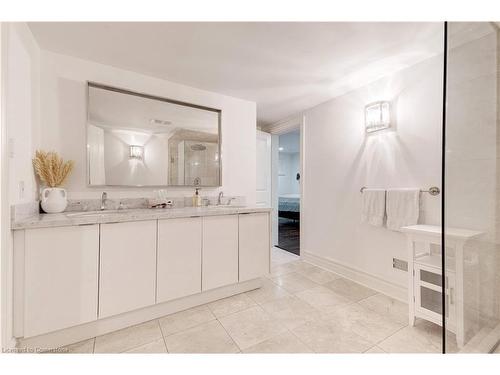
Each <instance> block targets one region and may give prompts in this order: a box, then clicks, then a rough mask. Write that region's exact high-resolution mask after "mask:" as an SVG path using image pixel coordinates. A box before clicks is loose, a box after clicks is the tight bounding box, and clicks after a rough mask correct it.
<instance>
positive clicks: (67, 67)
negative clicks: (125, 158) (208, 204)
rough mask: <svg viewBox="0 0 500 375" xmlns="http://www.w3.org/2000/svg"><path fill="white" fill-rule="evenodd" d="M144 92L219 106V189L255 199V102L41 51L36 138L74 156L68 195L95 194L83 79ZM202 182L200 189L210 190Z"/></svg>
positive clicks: (133, 192) (178, 192) (136, 192)
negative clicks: (38, 134) (38, 132)
mask: <svg viewBox="0 0 500 375" xmlns="http://www.w3.org/2000/svg"><path fill="white" fill-rule="evenodd" d="M87 80H89V81H94V82H99V83H103V84H107V85H110V86H116V87H120V88H125V89H129V90H132V91H138V92H146V93H148V94H152V95H158V96H162V97H166V98H171V99H176V100H180V101H185V102H189V103H194V104H199V105H202V106H207V107H212V108H218V109H221V110H222V124H221V125H222V145H221V149H222V155H221V156H222V188H221V189H222V190H223V191H224V193H225V194H226V195H238V196H245V197H246V199H247V203H249V204H253V203H254V202H255V178H256V177H255V168H256V164H255V163H256V161H255V147H256V145H255V137H256V105H255V103H253V102H249V101H245V100H240V99H236V98H232V97H228V96H224V95H219V94H216V93H212V92H208V91H204V90H199V89H195V88H192V87H188V86H184V85H180V84H177V83H173V82H169V81H165V80H161V79H157V78H153V77H149V76H145V75H141V74H137V73H134V72H130V71H126V70H122V69H117V68H115V67H112V66H107V65H102V64H98V63H94V62H91V61H86V60H82V59H77V58H73V57H69V56H64V55H60V54H56V53H52V52H48V51H42V52H41V129H42V131H41V143H40V147H41V148H43V149H54V150H56V151H58V152H60V153H61V155H62V156H63V157H64V158H65V159H73V160H75V162H76V165H75V170H74V172H73V174H72V175H71V176H70V178H69V180H68V185H67V189H68V192H69V197H70V198H84V197H93V198H96V197H98V196H99V194H100V192H101V191H102V188H90V187H87V184H86V170H85V158H86V149H85V123H86V81H87ZM106 190H107V191H109V192H110V197H124V196H127V197H133V196H144V195H147V194H150V192H151V191H152V190H153V189H147V188H141V189H131V188H106ZM167 190H168V192H169V195H171V196H182V195H192V194H193V189H191V188H173V187H172V188H168V189H167ZM216 193H217V189H208V188H205V189H203V191H202V194H210V195H213V194H216Z"/></svg>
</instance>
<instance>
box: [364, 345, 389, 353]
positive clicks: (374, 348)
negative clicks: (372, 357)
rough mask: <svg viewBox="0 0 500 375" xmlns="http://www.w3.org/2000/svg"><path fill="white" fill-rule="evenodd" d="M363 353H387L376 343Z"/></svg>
mask: <svg viewBox="0 0 500 375" xmlns="http://www.w3.org/2000/svg"><path fill="white" fill-rule="evenodd" d="M365 353H367V354H387V353H386V352H384V351H383V350H382V349H380V348H379V347H378V346H377V345H375V346H374V347H372V348H370V349H368V350H367V351H366V352H365Z"/></svg>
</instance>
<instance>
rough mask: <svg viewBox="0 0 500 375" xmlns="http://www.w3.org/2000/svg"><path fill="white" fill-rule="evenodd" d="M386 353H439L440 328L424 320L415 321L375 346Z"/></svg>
mask: <svg viewBox="0 0 500 375" xmlns="http://www.w3.org/2000/svg"><path fill="white" fill-rule="evenodd" d="M377 346H379V347H380V348H381V349H382V350H384V351H385V352H387V353H440V352H441V327H440V326H438V325H437V324H433V323H431V322H427V321H425V320H420V319H419V320H417V322H416V324H415V326H414V327H411V326H407V327H405V328H403V329H401V330H399V331H398V332H396V333H395V334H393V335H392V336H390V337H388V338H387V339H385V340H384V341H382V342H380V343H378V344H377Z"/></svg>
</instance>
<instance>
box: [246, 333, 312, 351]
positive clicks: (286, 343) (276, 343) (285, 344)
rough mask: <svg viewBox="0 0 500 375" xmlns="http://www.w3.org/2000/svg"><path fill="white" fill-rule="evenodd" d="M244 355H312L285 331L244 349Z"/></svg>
mask: <svg viewBox="0 0 500 375" xmlns="http://www.w3.org/2000/svg"><path fill="white" fill-rule="evenodd" d="M244 353H312V350H311V349H309V348H308V347H307V346H306V345H305V344H304V343H303V342H302V341H300V340H299V339H298V338H297V336H295V335H294V334H293V333H291V332H288V331H287V332H284V333H282V334H280V335H278V336H274V337H271V338H270V339H267V340H265V341H263V342H261V343H260V344H257V345H254V346H251V347H249V348H247V349H245V350H244Z"/></svg>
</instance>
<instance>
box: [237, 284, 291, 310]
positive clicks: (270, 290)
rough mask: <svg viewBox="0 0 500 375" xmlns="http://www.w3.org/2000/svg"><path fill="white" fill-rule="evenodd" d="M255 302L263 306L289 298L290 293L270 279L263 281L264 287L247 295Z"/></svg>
mask: <svg viewBox="0 0 500 375" xmlns="http://www.w3.org/2000/svg"><path fill="white" fill-rule="evenodd" d="M245 294H246V295H247V296H248V297H250V298H251V299H252V300H253V301H254V302H256V303H259V304H262V303H266V302H269V301H274V300H277V299H280V298H284V297H288V296H289V295H290V293H288V292H287V291H286V290H284V289H283V288H281V287H279V286H278V285H276V284H275V283H273V282H272V281H271V280H269V279H265V280H264V281H263V284H262V287H261V288H258V289H254V290H251V291H249V292H246V293H245Z"/></svg>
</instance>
